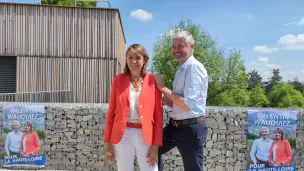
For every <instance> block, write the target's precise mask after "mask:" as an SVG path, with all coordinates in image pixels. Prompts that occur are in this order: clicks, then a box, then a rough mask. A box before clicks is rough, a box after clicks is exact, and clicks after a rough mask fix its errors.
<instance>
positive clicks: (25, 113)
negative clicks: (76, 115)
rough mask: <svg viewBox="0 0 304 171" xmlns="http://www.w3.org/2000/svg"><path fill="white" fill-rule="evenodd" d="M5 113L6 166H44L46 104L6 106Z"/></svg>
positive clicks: (4, 164) (4, 153) (4, 163)
mask: <svg viewBox="0 0 304 171" xmlns="http://www.w3.org/2000/svg"><path fill="white" fill-rule="evenodd" d="M3 114H4V117H3V134H2V138H3V140H4V150H3V155H4V157H3V160H4V162H3V167H15V166H17V167H19V166H21V167H44V166H45V154H44V105H5V106H3Z"/></svg>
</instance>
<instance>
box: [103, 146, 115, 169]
mask: <svg viewBox="0 0 304 171" xmlns="http://www.w3.org/2000/svg"><path fill="white" fill-rule="evenodd" d="M104 148H105V158H106V159H107V160H108V162H109V163H111V164H112V163H114V161H115V152H114V147H113V145H112V144H111V143H109V142H105V143H104Z"/></svg>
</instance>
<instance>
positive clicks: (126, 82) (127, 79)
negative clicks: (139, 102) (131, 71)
mask: <svg viewBox="0 0 304 171" xmlns="http://www.w3.org/2000/svg"><path fill="white" fill-rule="evenodd" d="M122 84H124V86H123V87H122V88H123V89H124V90H125V95H126V97H127V102H128V104H130V76H129V75H125V76H124V77H123V80H122Z"/></svg>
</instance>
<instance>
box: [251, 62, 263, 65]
mask: <svg viewBox="0 0 304 171" xmlns="http://www.w3.org/2000/svg"><path fill="white" fill-rule="evenodd" d="M249 65H251V66H259V65H260V64H259V63H257V62H250V63H249Z"/></svg>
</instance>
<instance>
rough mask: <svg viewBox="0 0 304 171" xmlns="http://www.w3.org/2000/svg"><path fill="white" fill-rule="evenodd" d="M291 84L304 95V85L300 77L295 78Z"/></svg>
mask: <svg viewBox="0 0 304 171" xmlns="http://www.w3.org/2000/svg"><path fill="white" fill-rule="evenodd" d="M290 84H291V85H293V87H294V88H295V89H296V90H298V91H300V92H301V93H302V94H303V95H304V84H302V83H301V82H300V81H299V79H298V77H295V78H294V80H293V81H292V82H291V83H290Z"/></svg>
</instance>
